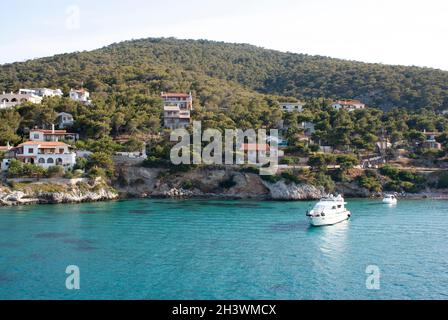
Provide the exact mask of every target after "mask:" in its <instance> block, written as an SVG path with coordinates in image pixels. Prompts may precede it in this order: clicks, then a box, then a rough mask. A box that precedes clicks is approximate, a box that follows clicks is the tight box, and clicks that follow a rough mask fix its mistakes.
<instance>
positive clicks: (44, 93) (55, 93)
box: [19, 88, 64, 98]
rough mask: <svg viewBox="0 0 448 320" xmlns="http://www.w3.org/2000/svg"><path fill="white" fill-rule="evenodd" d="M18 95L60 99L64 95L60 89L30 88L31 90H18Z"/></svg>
mask: <svg viewBox="0 0 448 320" xmlns="http://www.w3.org/2000/svg"><path fill="white" fill-rule="evenodd" d="M19 93H20V94H34V95H36V96H38V97H41V98H44V97H62V96H63V95H64V94H63V92H62V90H61V89H56V90H53V89H48V88H32V89H20V90H19Z"/></svg>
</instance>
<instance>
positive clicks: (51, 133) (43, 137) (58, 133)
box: [30, 125, 79, 142]
mask: <svg viewBox="0 0 448 320" xmlns="http://www.w3.org/2000/svg"><path fill="white" fill-rule="evenodd" d="M78 139H79V135H78V134H77V133H70V132H67V131H66V130H55V129H54V125H53V126H52V129H50V130H46V129H32V130H30V140H31V141H47V142H51V141H54V142H57V141H61V140H68V141H76V140H78Z"/></svg>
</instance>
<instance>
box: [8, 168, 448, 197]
mask: <svg viewBox="0 0 448 320" xmlns="http://www.w3.org/2000/svg"><path fill="white" fill-rule="evenodd" d="M117 170H118V178H117V179H115V180H114V181H108V182H106V181H105V180H103V179H96V180H90V179H72V180H66V179H40V180H39V181H33V180H29V179H28V180H27V179H25V181H21V180H19V181H14V180H13V181H9V182H8V183H7V184H5V183H4V185H3V186H1V185H0V206H14V205H29V204H63V203H82V202H96V201H110V200H118V199H130V198H183V199H190V198H211V199H212V198H216V199H241V200H242V199H257V200H275V201H304V200H317V199H320V198H322V197H323V196H325V195H326V194H327V192H326V191H325V190H324V188H323V187H316V186H313V185H310V184H296V183H294V182H291V181H286V180H284V179H282V180H280V181H276V182H269V181H266V180H264V179H263V178H262V177H261V176H260V175H258V174H256V173H245V172H242V171H240V170H237V169H232V168H195V169H192V170H189V171H187V172H178V173H172V172H170V171H169V170H168V169H161V168H145V167H142V166H136V165H129V166H120V167H119V168H117ZM335 193H339V194H343V195H344V196H345V197H346V198H380V197H382V196H383V194H382V193H375V192H370V191H369V190H367V189H363V188H360V187H359V186H357V185H356V184H353V183H337V184H336V190H335ZM398 196H399V198H402V199H437V200H448V193H447V192H442V191H433V190H430V189H427V190H425V191H424V192H421V193H418V194H400V195H398Z"/></svg>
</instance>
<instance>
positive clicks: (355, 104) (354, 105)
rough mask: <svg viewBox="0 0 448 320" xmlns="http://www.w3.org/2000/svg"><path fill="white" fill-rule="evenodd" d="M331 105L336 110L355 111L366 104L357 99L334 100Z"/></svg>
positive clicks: (363, 107)
mask: <svg viewBox="0 0 448 320" xmlns="http://www.w3.org/2000/svg"><path fill="white" fill-rule="evenodd" d="M331 107H332V108H333V109H336V110H341V109H344V110H347V111H355V110H361V109H365V108H366V105H365V104H364V103H362V102H361V101H359V100H338V101H335V102H334V103H333V104H332V105H331Z"/></svg>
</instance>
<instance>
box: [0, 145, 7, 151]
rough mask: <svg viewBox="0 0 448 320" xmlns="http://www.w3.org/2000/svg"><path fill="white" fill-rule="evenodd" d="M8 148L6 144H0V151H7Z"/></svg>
mask: <svg viewBox="0 0 448 320" xmlns="http://www.w3.org/2000/svg"><path fill="white" fill-rule="evenodd" d="M8 150H9V148H8V147H7V146H0V151H8Z"/></svg>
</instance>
